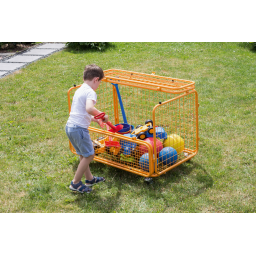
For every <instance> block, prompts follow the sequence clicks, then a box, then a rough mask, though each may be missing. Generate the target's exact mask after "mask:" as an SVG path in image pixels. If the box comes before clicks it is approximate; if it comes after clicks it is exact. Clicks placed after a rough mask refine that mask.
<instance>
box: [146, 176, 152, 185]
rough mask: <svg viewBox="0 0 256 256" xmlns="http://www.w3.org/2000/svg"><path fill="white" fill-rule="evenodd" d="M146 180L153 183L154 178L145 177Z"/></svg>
mask: <svg viewBox="0 0 256 256" xmlns="http://www.w3.org/2000/svg"><path fill="white" fill-rule="evenodd" d="M144 181H145V182H146V183H147V184H152V183H153V179H152V178H149V177H147V178H145V179H144Z"/></svg>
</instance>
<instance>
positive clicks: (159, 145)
mask: <svg viewBox="0 0 256 256" xmlns="http://www.w3.org/2000/svg"><path fill="white" fill-rule="evenodd" d="M144 141H147V142H149V143H150V144H151V145H152V147H153V154H154V152H155V151H154V150H155V149H154V138H146V139H145V140H144ZM162 149H163V144H162V142H161V141H160V140H158V139H156V153H157V157H158V154H159V152H160V151H161V150H162ZM139 150H140V155H141V156H142V155H143V154H145V153H148V148H147V147H146V146H144V145H140V146H139Z"/></svg>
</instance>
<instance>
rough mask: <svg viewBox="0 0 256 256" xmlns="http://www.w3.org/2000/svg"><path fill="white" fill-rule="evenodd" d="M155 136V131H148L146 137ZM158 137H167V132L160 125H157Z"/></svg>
mask: <svg viewBox="0 0 256 256" xmlns="http://www.w3.org/2000/svg"><path fill="white" fill-rule="evenodd" d="M153 136H154V135H153V133H152V134H151V133H149V132H147V135H146V137H148V138H150V137H153ZM156 137H157V138H159V139H164V140H165V139H167V133H166V131H165V130H164V128H163V127H160V126H159V127H156Z"/></svg>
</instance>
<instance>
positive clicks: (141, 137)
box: [137, 132, 146, 140]
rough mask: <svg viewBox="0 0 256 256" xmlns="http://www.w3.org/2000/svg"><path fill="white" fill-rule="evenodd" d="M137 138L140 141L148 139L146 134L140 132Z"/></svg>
mask: <svg viewBox="0 0 256 256" xmlns="http://www.w3.org/2000/svg"><path fill="white" fill-rule="evenodd" d="M137 138H138V139H140V140H145V139H146V134H145V133H144V132H140V133H139V134H138V135H137Z"/></svg>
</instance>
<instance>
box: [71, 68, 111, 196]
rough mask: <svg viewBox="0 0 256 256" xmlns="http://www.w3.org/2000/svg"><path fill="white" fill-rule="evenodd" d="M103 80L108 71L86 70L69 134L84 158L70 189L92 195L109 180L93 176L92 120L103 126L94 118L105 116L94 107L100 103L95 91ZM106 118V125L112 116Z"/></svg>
mask: <svg viewBox="0 0 256 256" xmlns="http://www.w3.org/2000/svg"><path fill="white" fill-rule="evenodd" d="M103 77H104V72H103V70H102V69H101V68H100V67H98V66H97V65H94V64H92V65H87V66H86V67H85V69H84V75H83V80H84V83H83V85H82V86H81V87H80V88H78V89H77V90H76V92H75V95H74V97H73V102H72V106H71V111H70V116H69V119H68V121H67V125H66V134H67V136H68V138H69V140H70V142H71V143H72V145H73V147H74V148H75V150H76V153H77V154H78V155H79V156H80V163H79V165H78V167H77V171H76V173H75V176H74V179H73V180H72V181H71V184H70V186H69V188H70V189H71V190H73V191H78V192H80V193H84V192H86V193H90V192H91V191H92V189H91V187H92V186H93V185H95V184H97V183H99V182H102V181H105V179H104V178H103V177H94V176H93V175H92V174H91V171H90V168H89V164H90V162H91V161H92V160H93V157H94V148H93V145H92V141H91V139H90V135H89V131H88V127H89V126H90V123H91V121H94V122H97V123H98V124H99V125H100V126H102V125H103V123H102V120H101V119H94V118H93V116H95V115H98V114H100V113H102V112H101V111H99V110H98V109H96V108H95V107H94V105H95V104H96V101H97V94H96V93H95V91H96V90H97V88H98V87H99V85H100V82H101V79H102V78H103ZM104 118H105V120H104V122H107V121H108V116H107V115H105V117H104ZM83 174H84V175H85V184H83V183H82V181H81V179H82V177H83Z"/></svg>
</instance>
